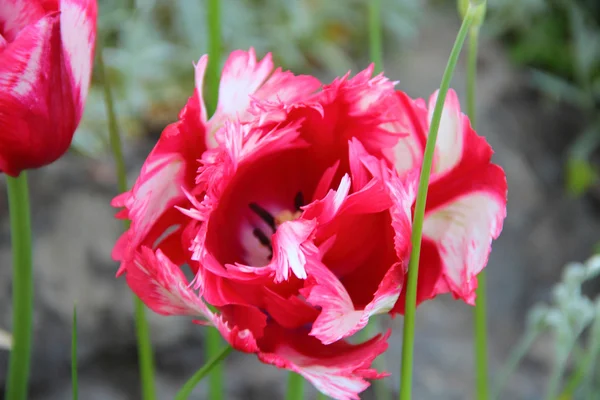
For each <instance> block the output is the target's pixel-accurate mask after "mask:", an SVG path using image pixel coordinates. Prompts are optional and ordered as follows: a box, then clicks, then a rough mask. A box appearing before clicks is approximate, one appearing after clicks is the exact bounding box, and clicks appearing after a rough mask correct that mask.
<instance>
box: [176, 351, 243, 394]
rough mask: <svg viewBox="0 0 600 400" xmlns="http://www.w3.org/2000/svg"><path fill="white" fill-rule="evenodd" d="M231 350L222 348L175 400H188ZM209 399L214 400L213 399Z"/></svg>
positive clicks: (192, 378)
mask: <svg viewBox="0 0 600 400" xmlns="http://www.w3.org/2000/svg"><path fill="white" fill-rule="evenodd" d="M231 350H233V348H232V347H231V346H224V347H222V348H220V349H219V351H218V352H217V353H216V354H215V355H214V356H213V357H212V358H210V359H209V360H208V361H207V362H206V364H204V365H203V366H202V368H200V369H199V370H198V371H197V372H196V373H195V374H194V375H192V377H191V378H190V379H189V380H188V381H187V382H186V383H185V384H184V385H183V387H182V388H181V389H180V390H179V392H177V395H176V396H175V400H186V399H187V398H188V397H189V395H190V394H192V390H194V388H195V387H196V386H197V385H198V383H200V381H201V380H202V379H203V378H204V377H205V376H206V375H207V374H208V373H209V372H210V371H211V370H214V369H215V368H216V367H217V366H219V365H221V361H223V360H224V359H225V357H227V356H228V355H229V353H231ZM209 398H210V399H211V400H212V397H209Z"/></svg>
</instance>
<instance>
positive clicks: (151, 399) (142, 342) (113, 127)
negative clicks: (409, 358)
mask: <svg viewBox="0 0 600 400" xmlns="http://www.w3.org/2000/svg"><path fill="white" fill-rule="evenodd" d="M96 53H97V55H98V62H97V65H96V67H97V70H98V73H99V74H100V77H101V79H102V84H103V87H104V102H105V104H106V115H107V119H108V132H109V138H110V147H111V150H112V153H113V156H114V161H115V168H116V172H117V185H118V190H119V192H120V193H123V192H126V191H127V171H126V169H125V158H124V157H123V151H122V149H121V136H120V134H119V126H118V122H117V117H116V113H115V107H114V102H113V97H112V92H111V87H110V81H109V79H108V76H107V75H106V69H105V67H104V59H103V57H102V48H101V47H100V45H98V49H97V50H96ZM123 225H124V228H125V229H128V228H129V221H124V223H123ZM134 308H135V314H134V315H135V328H136V337H137V346H138V357H139V368H140V378H141V388H142V399H143V400H156V398H157V397H156V389H155V387H154V354H153V352H152V343H151V341H150V327H149V326H148V320H147V319H146V310H145V307H144V304H143V303H142V301H141V300H140V299H139V298H137V297H134Z"/></svg>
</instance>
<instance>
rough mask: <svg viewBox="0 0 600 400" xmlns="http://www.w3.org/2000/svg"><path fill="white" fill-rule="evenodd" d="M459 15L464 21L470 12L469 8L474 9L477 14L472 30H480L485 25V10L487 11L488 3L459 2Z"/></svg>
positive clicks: (480, 0) (463, 0)
mask: <svg viewBox="0 0 600 400" xmlns="http://www.w3.org/2000/svg"><path fill="white" fill-rule="evenodd" d="M457 5H458V14H459V15H460V17H461V18H462V19H464V18H465V17H466V16H467V11H468V10H469V6H471V7H472V8H473V11H472V12H474V13H475V19H474V20H473V24H472V25H471V28H479V27H480V26H481V25H482V24H483V20H484V19H485V10H486V1H485V0H483V1H482V0H458V2H457Z"/></svg>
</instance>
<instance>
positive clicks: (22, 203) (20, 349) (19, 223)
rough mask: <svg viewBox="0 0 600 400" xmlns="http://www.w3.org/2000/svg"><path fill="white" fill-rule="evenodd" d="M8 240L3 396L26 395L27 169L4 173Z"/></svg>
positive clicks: (29, 322)
mask: <svg viewBox="0 0 600 400" xmlns="http://www.w3.org/2000/svg"><path fill="white" fill-rule="evenodd" d="M6 183H7V186H8V208H9V211H10V235H11V236H10V239H11V242H12V258H13V276H12V338H13V342H12V349H11V352H10V361H9V365H8V379H7V382H6V400H23V399H26V398H27V385H28V381H29V366H30V363H31V338H32V330H33V259H32V248H31V215H30V207H29V188H28V185H27V173H26V172H21V174H20V175H19V176H18V177H16V178H13V177H10V176H6Z"/></svg>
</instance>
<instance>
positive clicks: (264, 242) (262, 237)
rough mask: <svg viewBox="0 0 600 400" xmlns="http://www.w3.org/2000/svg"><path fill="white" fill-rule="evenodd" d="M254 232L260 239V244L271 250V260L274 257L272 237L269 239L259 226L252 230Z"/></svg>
mask: <svg viewBox="0 0 600 400" xmlns="http://www.w3.org/2000/svg"><path fill="white" fill-rule="evenodd" d="M252 234H253V235H254V237H255V238H257V239H258V241H259V242H260V244H262V245H263V246H265V247H268V248H269V251H270V252H271V253H270V254H269V260H271V259H272V258H273V246H272V245H271V239H269V237H268V236H267V235H266V234H265V233H264V232H263V231H261V230H260V229H259V228H254V229H253V230H252Z"/></svg>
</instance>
